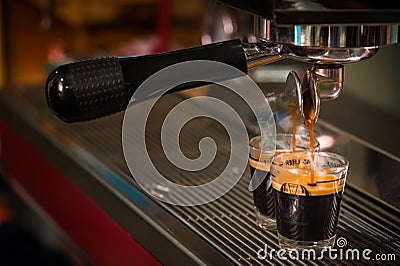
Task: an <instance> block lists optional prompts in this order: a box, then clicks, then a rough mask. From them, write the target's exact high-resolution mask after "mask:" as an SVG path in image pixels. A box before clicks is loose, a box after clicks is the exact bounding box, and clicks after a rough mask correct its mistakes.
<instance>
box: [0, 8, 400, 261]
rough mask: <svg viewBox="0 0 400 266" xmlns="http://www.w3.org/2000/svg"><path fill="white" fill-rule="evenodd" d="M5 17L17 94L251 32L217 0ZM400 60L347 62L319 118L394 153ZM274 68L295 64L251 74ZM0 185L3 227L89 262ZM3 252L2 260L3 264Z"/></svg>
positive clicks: (10, 81) (382, 55) (11, 12)
mask: <svg viewBox="0 0 400 266" xmlns="http://www.w3.org/2000/svg"><path fill="white" fill-rule="evenodd" d="M0 16H1V17H0V88H1V89H3V90H10V91H11V93H13V94H22V93H23V92H24V90H26V89H28V88H35V89H38V90H42V89H44V88H43V86H44V84H45V80H46V77H47V75H48V74H49V72H50V71H51V70H52V69H54V68H55V67H56V66H57V65H59V64H64V63H67V62H71V61H76V60H82V59H85V58H92V57H103V56H124V55H130V56H131V55H145V54H153V53H159V52H167V51H171V50H177V49H183V48H188V47H193V46H198V45H202V44H208V43H212V42H218V41H223V40H227V39H232V38H240V39H242V40H250V41H251V40H252V38H254V36H253V35H252V17H251V16H250V15H247V14H245V13H242V12H238V11H236V10H233V9H227V8H225V7H222V6H219V5H216V4H215V3H214V1H212V0H2V1H0ZM399 58H400V47H399V45H397V46H393V47H384V48H381V50H380V51H379V52H378V54H377V55H376V56H375V57H373V58H372V59H369V60H366V61H363V62H360V63H356V64H354V65H349V66H346V68H345V76H346V78H345V91H344V93H343V95H342V97H341V98H340V99H339V100H337V101H335V102H331V103H326V104H324V105H323V106H322V109H321V117H322V118H326V119H327V120H329V121H330V122H332V123H334V124H336V125H337V126H339V127H340V128H343V129H344V130H346V131H347V132H350V133H351V134H354V135H357V136H360V137H361V138H363V139H365V140H366V141H368V142H370V143H372V144H373V145H376V146H378V147H381V148H383V149H384V150H387V151H389V152H390V153H393V154H395V155H397V156H399V154H400V151H399V147H400V140H399V138H398V136H399V133H400V128H399V117H400V104H399V102H400V88H399V84H400V71H399V67H398V66H399V63H398V62H399ZM269 69H271V70H274V69H280V70H282V69H283V70H286V71H287V70H289V69H290V65H288V64H287V63H286V62H280V63H278V64H276V65H273V66H268V67H266V68H265V69H264V70H267V71H262V72H260V73H261V74H259V75H254V77H255V78H256V79H258V80H256V81H260V82H263V81H265V80H268V79H269V78H270V77H272V75H271V76H269V75H270V74H268V70H269ZM271 73H272V71H271ZM274 73H275V72H274ZM282 73H287V72H285V71H282ZM281 77H285V75H284V74H281ZM274 81H276V80H274ZM278 81H282V80H278ZM43 92H44V91H43ZM43 95H44V93H43ZM349 106H351V108H349ZM0 150H1V149H0ZM2 179H3V178H2ZM1 188H2V189H1V191H0V194H1V195H0V204H1V206H0V209H1V210H0V214H4V213H6V214H7V213H12V215H8V214H7V215H3V216H2V215H0V225H2V224H3V222H4V221H8V220H12V219H14V218H15V217H19V219H16V220H17V221H18V222H21V224H22V226H21V227H18V228H24V231H23V234H24V235H26V234H28V235H31V234H32V237H33V238H37V239H39V240H38V241H39V242H41V243H44V244H43V245H44V246H43V249H45V250H46V251H48V250H47V249H46V248H45V247H46V245H47V246H51V247H56V253H57V252H58V251H61V253H62V254H67V257H68V259H67V261H72V262H73V264H76V265H82V264H86V263H87V262H86V261H85V259H84V258H82V257H80V256H81V254H80V253H79V250H77V249H76V247H74V245H73V244H71V243H69V242H68V241H67V240H66V239H65V236H63V234H62V233H61V232H59V231H58V230H57V228H55V227H54V226H52V225H51V221H48V220H46V218H43V215H38V212H39V213H40V210H35V209H34V208H33V210H32V206H31V205H29V206H28V205H27V204H25V203H24V202H26V199H24V200H21V199H20V195H17V194H15V192H14V191H12V190H10V189H9V184H7V182H1ZM5 202H18V204H8V203H7V204H6V203H5ZM4 210H6V211H4ZM7 210H9V212H8V211H7ZM2 217H3V218H2ZM4 217H5V218H4ZM25 229H26V230H27V231H25ZM29 237H31V236H29ZM0 238H1V237H0ZM3 239H7V238H1V239H0V240H1V241H3ZM24 239H25V238H24ZM30 239H31V238H30ZM35 241H36V240H35ZM8 243H9V242H8ZM34 243H36V242H34ZM34 246H35V245H34ZM36 247H37V248H39V247H41V246H40V245H36ZM1 248H4V245H3V244H2V243H0V249H1ZM28 249H29V248H28ZM2 251H4V250H0V265H5V264H2V257H1V255H2V256H5V255H4V254H5V253H4V252H2ZM9 254H10V253H9ZM57 254H58V253H57ZM27 258H28V257H27ZM57 258H59V257H57ZM11 265H13V264H11ZM42 265H43V264H42ZM49 265H51V264H49ZM52 265H55V264H52ZM58 265H61V264H58Z"/></svg>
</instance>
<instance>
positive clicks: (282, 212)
mask: <svg viewBox="0 0 400 266" xmlns="http://www.w3.org/2000/svg"><path fill="white" fill-rule="evenodd" d="M348 166H349V162H348V160H347V159H346V158H345V157H343V156H341V155H339V154H336V153H331V152H315V153H312V152H310V151H307V152H295V153H285V154H279V155H276V156H274V159H273V162H272V166H271V181H272V187H273V191H274V192H273V194H274V202H275V210H276V225H277V231H278V241H279V245H280V247H281V248H284V249H296V250H304V249H315V250H318V249H323V248H329V247H331V246H333V244H334V242H335V237H336V228H337V224H338V220H339V210H340V203H341V200H342V197H343V190H344V186H345V181H346V177H347V170H348Z"/></svg>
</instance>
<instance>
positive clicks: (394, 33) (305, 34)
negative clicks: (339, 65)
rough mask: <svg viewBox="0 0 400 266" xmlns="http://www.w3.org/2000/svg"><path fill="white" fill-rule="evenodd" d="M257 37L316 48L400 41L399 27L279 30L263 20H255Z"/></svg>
mask: <svg viewBox="0 0 400 266" xmlns="http://www.w3.org/2000/svg"><path fill="white" fill-rule="evenodd" d="M254 34H255V35H256V36H258V37H259V38H261V39H263V40H266V41H270V42H276V43H280V44H286V45H294V46H307V47H315V48H320V49H321V48H331V49H333V48H353V49H354V48H362V47H369V48H373V47H376V46H385V45H393V44H397V43H398V42H399V40H398V36H399V25H398V24H388V25H368V24H366V25H327V24H322V25H311V24H310V25H307V24H301V25H300V24H299V25H289V26H283V27H277V26H275V25H274V24H273V23H272V22H270V21H269V20H267V19H264V18H261V17H255V19H254Z"/></svg>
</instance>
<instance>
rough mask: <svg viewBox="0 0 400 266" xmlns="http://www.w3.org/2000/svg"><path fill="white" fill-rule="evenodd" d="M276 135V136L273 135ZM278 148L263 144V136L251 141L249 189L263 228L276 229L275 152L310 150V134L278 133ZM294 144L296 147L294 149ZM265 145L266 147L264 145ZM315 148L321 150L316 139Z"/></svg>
mask: <svg viewBox="0 0 400 266" xmlns="http://www.w3.org/2000/svg"><path fill="white" fill-rule="evenodd" d="M273 137H274V136H273ZM275 137H276V145H275V146H276V148H275V149H271V148H270V147H267V145H265V146H264V145H263V143H262V140H261V136H255V137H253V138H252V139H251V140H250V142H249V145H250V152H249V166H250V173H251V180H250V185H249V190H250V191H252V192H253V201H254V210H255V217H256V223H257V224H258V225H259V226H260V227H261V228H263V229H266V230H276V219H275V205H274V197H273V189H272V185H271V179H270V167H271V160H272V158H273V156H274V155H275V154H281V153H287V152H292V151H307V150H310V139H309V137H308V136H300V135H295V139H294V140H293V135H292V134H283V133H282V134H277V135H276V136H275ZM293 145H294V146H295V149H293ZM263 146H264V147H263ZM314 150H315V151H318V150H319V142H318V141H317V140H315V142H314Z"/></svg>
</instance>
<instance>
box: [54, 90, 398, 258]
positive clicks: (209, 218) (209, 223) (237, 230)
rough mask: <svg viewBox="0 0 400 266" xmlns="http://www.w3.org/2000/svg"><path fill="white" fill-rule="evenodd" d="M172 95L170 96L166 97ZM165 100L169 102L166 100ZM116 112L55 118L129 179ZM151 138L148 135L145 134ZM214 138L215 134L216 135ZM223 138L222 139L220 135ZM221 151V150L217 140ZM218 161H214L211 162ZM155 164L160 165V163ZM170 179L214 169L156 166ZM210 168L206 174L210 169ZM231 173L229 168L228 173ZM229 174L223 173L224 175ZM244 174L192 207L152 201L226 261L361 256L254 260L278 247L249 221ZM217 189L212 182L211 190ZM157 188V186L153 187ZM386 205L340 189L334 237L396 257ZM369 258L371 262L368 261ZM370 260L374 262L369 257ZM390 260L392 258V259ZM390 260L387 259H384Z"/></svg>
mask: <svg viewBox="0 0 400 266" xmlns="http://www.w3.org/2000/svg"><path fill="white" fill-rule="evenodd" d="M171 97H172V96H171ZM170 102H171V101H170ZM122 118H123V117H122V114H118V115H115V116H112V117H108V118H104V119H100V120H97V121H92V122H90V123H82V124H73V125H65V124H61V123H57V127H59V128H60V130H61V131H63V132H64V133H65V134H66V135H67V136H69V137H70V138H72V139H73V140H74V141H76V142H77V143H79V144H80V145H82V146H83V147H84V148H85V149H86V150H87V151H88V152H90V153H91V154H93V155H94V156H96V158H97V159H99V160H100V161H102V162H103V163H104V164H105V165H107V166H110V168H111V169H115V168H117V169H119V170H120V172H121V173H124V174H123V177H125V178H127V179H130V173H129V171H128V169H127V166H126V164H125V161H124V158H123V153H122V146H121V127H122ZM219 130H220V128H218V127H216V126H215V125H214V124H213V123H208V124H207V126H195V127H194V129H192V131H191V130H188V132H187V134H186V137H185V138H187V139H186V141H187V143H186V144H185V143H183V144H182V145H183V146H185V145H188V146H189V147H190V146H191V145H192V144H193V143H195V142H196V141H197V140H194V139H190V138H198V137H199V135H213V134H214V136H218V134H221V132H220V131H219ZM149 138H150V142H149V143H150V144H149V151H150V153H152V152H153V153H154V154H155V156H158V154H159V152H160V151H159V148H160V147H159V145H158V140H156V139H157V136H156V134H155V135H151V134H150V136H149ZM151 138H154V139H151ZM217 138H218V137H217ZM221 140H222V141H223V138H221ZM221 150H224V145H222V147H221ZM221 154H222V158H219V159H218V160H222V162H224V161H226V160H227V156H228V155H227V153H226V152H221ZM217 163H218V162H217ZM160 167H161V168H162V167H163V165H161V166H160ZM162 171H164V174H165V175H166V176H168V177H169V178H170V179H171V180H172V181H174V182H177V183H181V184H189V185H190V184H193V185H196V184H199V183H206V182H209V181H210V176H217V175H218V174H219V170H218V171H217V170H215V172H214V173H213V172H210V171H208V172H207V174H204V173H192V174H190V173H181V172H179V171H177V170H176V169H170V167H169V166H166V167H165V169H162ZM210 173H211V174H210ZM229 174H231V175H235V174H236V173H235V171H234V170H232V171H231V172H230V173H228V175H229ZM228 178H229V176H228ZM249 179H250V173H249V171H248V169H247V171H246V172H245V174H244V176H243V178H241V180H240V181H239V183H238V184H237V185H236V186H235V187H234V188H233V189H232V190H231V191H229V193H227V194H225V195H224V196H223V197H221V198H219V199H218V200H215V201H213V202H211V203H208V204H205V205H200V206H194V207H179V206H173V205H169V204H164V203H162V202H157V203H158V204H160V205H161V206H162V207H163V208H164V209H166V210H167V211H168V212H169V213H170V214H171V215H173V216H174V217H176V219H179V221H180V222H181V223H182V224H184V225H185V226H187V227H188V228H190V229H191V230H193V231H194V232H195V233H196V234H197V235H198V236H199V237H200V238H202V239H204V240H205V241H206V242H208V243H209V244H210V245H211V246H213V247H214V248H215V249H216V250H218V252H220V253H221V254H223V255H224V256H225V257H226V258H228V259H229V260H230V261H231V262H232V263H234V264H239V265H265V264H271V265H310V264H311V265H358V264H360V263H364V262H365V261H362V260H356V259H353V260H343V259H342V260H340V259H329V258H327V257H324V259H323V260H290V259H289V260H286V261H284V260H280V259H278V258H277V254H276V253H275V254H274V257H273V258H272V259H270V258H266V259H259V258H257V252H258V251H259V250H260V249H264V247H265V245H267V246H268V249H275V250H278V249H279V247H278V245H277V236H276V233H275V232H269V231H264V230H262V229H260V228H259V227H258V226H257V224H256V223H255V216H254V212H253V203H252V195H251V192H249V191H248V189H247V187H248V183H249ZM219 189H221V188H218V187H215V188H214V190H215V191H209V193H216V192H218V190H219ZM159 193H163V191H162V190H161V191H159ZM175 197H189V198H190V197H201V195H175ZM389 211H391V209H389V210H388V209H387V206H386V205H384V204H381V203H380V202H379V201H376V200H375V199H373V198H370V197H369V196H366V195H364V194H363V193H362V192H360V191H358V190H357V189H356V188H354V187H352V186H350V185H348V186H347V187H346V189H345V194H344V199H343V203H342V208H341V216H340V220H339V226H338V232H337V237H342V238H344V239H345V240H346V241H347V244H346V246H345V248H346V249H358V250H360V252H361V251H362V250H363V249H367V248H368V249H371V250H372V253H371V254H370V256H371V257H372V256H373V254H375V253H380V254H395V256H396V258H397V260H399V259H400V232H399V226H398V225H399V213H398V212H397V214H396V213H395V214H393V213H390V212H389ZM371 262H373V261H371ZM375 262H376V261H375ZM392 262H393V265H395V263H394V262H395V261H392ZM385 263H386V264H390V261H386V262H385Z"/></svg>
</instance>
